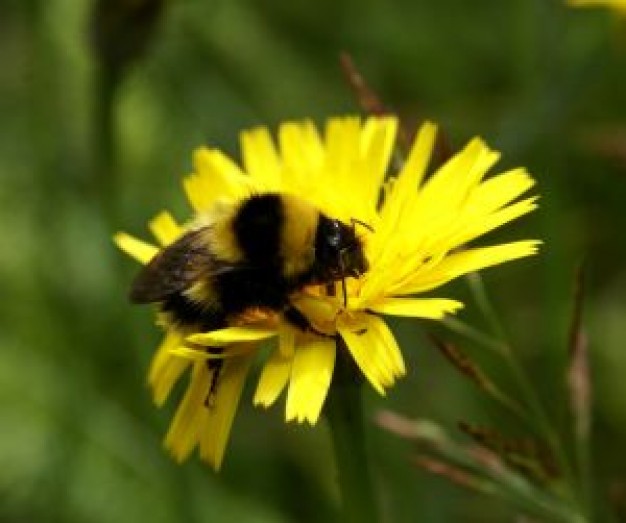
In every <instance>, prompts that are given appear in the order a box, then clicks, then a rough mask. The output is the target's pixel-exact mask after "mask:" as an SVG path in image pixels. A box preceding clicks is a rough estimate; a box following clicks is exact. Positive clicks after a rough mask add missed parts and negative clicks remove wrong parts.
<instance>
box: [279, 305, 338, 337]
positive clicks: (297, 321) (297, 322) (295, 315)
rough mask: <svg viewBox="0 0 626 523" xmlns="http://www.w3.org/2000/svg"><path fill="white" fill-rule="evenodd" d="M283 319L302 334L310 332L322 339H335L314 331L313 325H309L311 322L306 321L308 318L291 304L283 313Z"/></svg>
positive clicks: (316, 330)
mask: <svg viewBox="0 0 626 523" xmlns="http://www.w3.org/2000/svg"><path fill="white" fill-rule="evenodd" d="M283 317H284V318H285V320H287V321H288V322H289V323H291V324H292V325H293V326H294V327H297V328H298V329H300V330H301V331H303V332H312V333H313V334H317V335H318V336H322V337H324V338H331V339H335V336H334V335H333V334H327V333H325V332H322V331H320V330H318V329H316V328H315V327H314V326H313V325H311V322H310V321H309V320H308V318H307V317H306V316H305V315H304V314H302V312H300V311H299V310H298V309H296V308H295V307H294V306H293V305H291V304H290V305H287V307H286V308H285V310H284V311H283Z"/></svg>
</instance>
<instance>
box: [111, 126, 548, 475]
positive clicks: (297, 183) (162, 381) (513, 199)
mask: <svg viewBox="0 0 626 523" xmlns="http://www.w3.org/2000/svg"><path fill="white" fill-rule="evenodd" d="M397 127H398V122H397V119H396V118H394V117H370V118H367V119H365V120H361V119H360V118H358V117H343V118H332V119H330V120H329V121H328V122H327V124H326V127H325V130H324V132H323V133H320V132H319V131H318V129H317V128H316V127H315V125H314V124H312V123H311V122H309V121H305V122H288V123H283V124H282V125H281V126H280V127H279V130H278V139H277V143H275V141H274V140H273V138H272V136H271V134H270V132H269V131H268V130H267V129H266V128H257V129H253V130H250V131H246V132H243V133H242V135H241V149H242V157H243V158H242V165H241V166H240V165H238V164H237V163H235V162H234V161H232V160H231V159H230V158H229V157H228V156H226V155H224V154H223V153H222V152H220V151H219V150H216V149H208V148H201V149H199V150H197V151H196V152H195V155H194V168H195V171H194V173H193V174H191V175H190V176H188V177H186V178H185V180H184V188H185V191H186V193H187V197H188V199H189V201H190V203H191V205H192V207H193V209H194V211H195V212H196V213H199V214H202V213H207V212H208V211H209V210H210V209H212V208H213V206H214V205H216V204H217V203H218V202H219V201H222V200H230V201H238V200H241V199H242V198H245V197H246V196H248V195H250V194H252V193H263V192H285V193H291V194H296V195H299V196H300V197H303V198H306V199H307V200H308V201H310V202H311V203H312V204H314V205H315V206H316V207H317V208H318V209H319V210H320V211H322V212H324V213H325V214H327V215H329V216H331V217H334V218H337V219H340V220H342V221H343V222H344V223H350V221H351V220H352V219H354V220H358V221H359V222H362V223H363V224H365V225H366V227H364V230H363V233H362V239H363V242H364V248H365V252H366V256H367V259H368V261H369V266H370V268H369V270H368V272H367V273H366V274H365V275H363V276H362V277H361V278H359V279H354V278H349V279H348V281H347V296H348V299H347V302H345V303H344V300H343V297H342V296H341V293H337V295H332V294H333V293H327V292H326V291H325V289H322V288H318V287H310V288H306V289H305V290H303V291H302V292H298V293H296V295H295V296H293V302H294V304H295V305H296V306H297V308H298V309H300V310H301V311H302V312H303V313H304V314H305V315H306V317H307V318H308V319H309V321H310V322H311V323H312V324H313V325H315V326H316V328H318V329H320V330H323V331H324V332H326V333H328V334H330V335H333V336H335V338H332V337H322V336H316V335H312V334H310V333H306V334H305V333H302V332H300V331H298V330H297V329H294V328H293V327H291V326H290V325H289V324H288V323H286V322H284V321H282V320H281V318H280V317H278V316H273V317H267V316H265V317H255V316H254V314H251V318H249V320H246V319H244V321H243V322H242V324H239V325H233V326H229V327H227V328H224V329H220V330H217V331H212V332H187V331H183V330H181V329H178V328H176V327H173V326H171V325H169V326H168V325H167V324H166V325H165V328H166V334H165V338H164V341H163V343H162V344H161V346H160V347H159V349H158V350H157V352H156V355H155V356H154V359H153V361H152V365H151V367H150V370H149V374H148V382H149V384H150V386H151V388H152V392H153V396H154V401H155V402H156V404H157V405H161V404H163V403H164V402H165V400H166V399H167V397H168V395H169V393H170V391H171V390H172V387H173V386H174V384H175V383H176V382H177V381H178V380H179V379H181V377H182V376H183V375H184V374H186V373H187V372H189V374H190V381H189V384H188V386H187V390H186V393H185V395H184V397H183V399H182V401H181V404H180V405H179V407H178V410H177V411H176V414H175V416H174V419H173V421H172V424H171V426H170V430H169V432H168V434H167V436H166V439H165V444H166V446H167V447H168V448H169V449H170V450H171V452H172V453H173V455H174V456H175V457H176V458H177V459H179V460H183V459H185V458H186V457H187V456H189V454H190V453H191V452H192V451H193V450H194V448H196V447H198V448H199V454H200V456H201V458H203V459H204V460H206V461H207V462H209V463H210V464H211V465H212V466H213V467H214V468H216V469H217V468H219V467H220V464H221V462H222V458H223V455H224V449H225V447H226V443H227V440H228V435H229V432H230V428H231V425H232V422H233V418H234V414H235V411H236V409H237V404H238V401H239V397H240V395H241V391H242V387H243V383H244V380H245V378H246V376H247V374H248V371H249V368H250V365H251V362H252V360H253V359H254V358H255V356H256V354H257V352H258V351H257V348H258V346H259V342H262V341H264V340H275V341H274V345H273V347H272V348H271V349H270V350H271V352H270V354H269V356H268V357H267V359H266V360H265V362H264V364H263V369H262V371H261V374H260V378H259V381H258V385H257V388H256V392H255V395H254V400H253V401H254V403H255V404H256V405H262V406H264V407H269V406H271V405H272V404H274V403H275V402H276V400H277V399H278V398H279V396H280V395H281V393H282V392H283V391H284V390H285V389H286V391H287V392H286V395H287V399H286V419H287V421H292V420H295V421H298V422H303V421H307V422H309V423H311V424H314V423H316V422H317V420H318V418H319V415H320V412H321V410H322V407H323V405H324V401H325V399H326V395H327V393H328V390H329V386H330V383H331V378H332V375H333V370H334V366H335V358H336V352H337V350H338V347H345V348H347V350H348V352H349V354H350V356H351V357H352V358H353V360H354V362H355V363H356V365H357V366H358V368H359V369H360V370H361V372H362V373H363V375H364V376H365V378H366V379H367V381H368V382H369V383H370V384H371V385H372V387H374V389H376V390H377V391H378V392H379V393H380V394H384V393H385V390H386V389H388V388H389V387H391V386H392V385H393V384H394V382H395V381H396V379H398V378H399V377H401V376H403V375H404V374H405V372H406V369H405V364H404V360H403V357H402V353H401V351H400V349H399V347H398V345H397V343H396V340H395V338H394V335H393V333H392V332H391V330H390V329H389V327H388V325H387V323H386V322H385V320H384V319H383V317H384V316H410V317H415V318H425V319H431V320H439V319H442V318H443V317H444V316H445V315H446V314H452V313H454V312H456V311H457V310H459V309H460V308H461V307H462V304H461V303H460V302H458V301H456V300H453V299H449V298H442V297H433V296H430V295H429V296H428V297H424V296H423V295H424V294H426V293H430V292H431V291H434V290H435V289H437V288H438V287H440V286H442V285H444V284H445V283H447V282H449V281H451V280H453V279H454V278H457V277H458V276H461V275H464V274H467V273H470V272H474V271H477V270H480V269H483V268H486V267H490V266H493V265H497V264H500V263H503V262H506V261H510V260H514V259H518V258H523V257H525V256H530V255H532V254H534V253H535V252H536V251H537V247H538V243H539V242H537V241H534V240H522V241H513V242H510V243H504V244H499V245H491V246H481V247H475V246H471V247H469V246H468V245H469V244H470V242H473V240H475V239H476V238H478V237H479V236H482V235H484V234H486V233H488V232H489V231H492V230H494V229H496V228H498V227H500V226H501V225H503V224H505V223H507V222H510V221H512V220H514V219H516V218H518V217H520V216H522V215H525V214H527V213H529V212H531V211H532V210H534V209H535V208H536V203H535V201H536V196H530V197H524V198H522V195H524V194H525V193H527V192H528V191H529V189H531V187H532V186H533V185H534V181H533V179H532V178H531V177H530V176H529V174H528V173H527V172H526V171H525V170H524V169H522V168H517V169H512V170H509V171H507V172H504V173H501V174H498V175H495V176H490V177H487V172H488V171H489V170H490V169H491V167H492V166H493V165H494V164H495V163H496V161H497V160H498V158H499V154H498V153H497V152H495V151H492V150H490V149H489V148H488V147H487V145H486V144H485V143H484V142H483V141H482V140H481V139H478V138H475V139H473V140H471V141H470V142H469V143H468V144H467V145H466V146H465V147H464V148H463V149H462V150H461V151H460V152H458V153H457V154H456V155H455V156H453V157H452V158H450V159H449V160H448V161H447V162H446V163H445V164H443V165H442V166H440V167H439V168H438V169H437V170H436V171H435V172H434V173H433V174H432V175H430V176H427V168H428V164H429V160H430V156H431V154H432V151H433V147H434V143H435V135H436V128H435V126H434V125H433V124H431V123H425V124H424V125H423V126H422V127H421V129H420V130H419V132H418V134H417V136H416V138H415V141H414V143H413V146H412V147H411V149H410V152H409V154H408V157H407V158H406V160H405V161H404V162H403V164H402V165H401V166H400V167H399V169H396V170H395V171H394V170H393V169H392V168H391V163H392V162H391V159H392V154H393V153H394V149H395V142H396V133H397ZM150 228H151V230H152V232H153V234H154V236H155V237H156V240H157V241H158V243H159V244H160V246H161V247H163V246H166V245H168V244H169V243H170V242H172V241H173V240H175V239H176V238H177V237H178V236H179V235H180V234H181V233H182V232H183V231H185V226H184V225H183V226H181V225H178V224H177V223H176V222H175V221H174V219H173V218H172V217H171V215H170V214H168V213H166V212H163V213H161V214H159V215H158V216H157V217H156V218H155V219H154V220H152V221H151V222H150ZM369 229H371V230H369ZM115 240H116V242H117V244H118V246H119V247H120V248H121V249H122V250H124V251H125V252H127V253H128V254H130V255H131V256H133V257H134V258H136V259H137V260H138V261H140V262H142V263H147V262H148V261H149V260H150V259H151V258H152V257H153V256H154V255H155V254H156V253H157V252H158V251H159V247H157V246H155V245H153V244H149V243H146V242H144V241H141V240H139V239H136V238H134V237H132V236H130V235H127V234H125V233H119V234H117V235H116V237H115ZM339 339H341V340H342V343H341V344H338V343H337V342H336V340H339ZM215 347H219V348H220V350H219V353H218V352H217V351H215V350H213V351H210V350H203V349H206V348H215ZM342 350H345V349H342ZM212 358H219V359H220V361H221V362H222V371H221V373H220V379H219V382H218V383H219V384H218V386H217V387H216V390H215V395H214V398H213V401H212V402H211V404H210V405H207V401H206V398H207V391H208V390H209V389H210V388H211V386H212V370H211V365H207V364H206V362H207V359H212Z"/></svg>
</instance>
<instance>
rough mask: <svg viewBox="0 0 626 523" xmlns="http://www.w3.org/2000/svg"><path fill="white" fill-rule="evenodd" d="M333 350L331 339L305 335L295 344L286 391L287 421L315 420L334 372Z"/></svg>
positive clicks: (312, 422)
mask: <svg viewBox="0 0 626 523" xmlns="http://www.w3.org/2000/svg"><path fill="white" fill-rule="evenodd" d="M335 352H336V349H335V342H334V340H328V339H323V338H319V337H306V338H304V339H303V340H302V341H301V342H300V343H299V344H298V346H297V348H296V351H295V354H294V359H293V364H292V368H291V380H290V382H289V390H288V392H287V413H286V418H287V421H292V420H296V421H298V422H300V423H301V422H303V421H305V420H306V421H308V422H309V423H310V424H311V425H314V424H315V423H316V422H317V420H318V418H319V415H320V411H321V410H322V405H323V404H324V400H325V399H326V394H327V393H328V387H329V386H330V381H331V378H332V375H333V369H334V367H335Z"/></svg>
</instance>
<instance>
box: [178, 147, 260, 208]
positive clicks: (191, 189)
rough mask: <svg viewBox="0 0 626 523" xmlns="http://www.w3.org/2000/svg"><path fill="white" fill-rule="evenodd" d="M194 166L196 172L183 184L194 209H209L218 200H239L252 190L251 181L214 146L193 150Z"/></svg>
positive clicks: (252, 184)
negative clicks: (212, 147) (213, 147)
mask: <svg viewBox="0 0 626 523" xmlns="http://www.w3.org/2000/svg"><path fill="white" fill-rule="evenodd" d="M194 168H195V171H196V172H195V173H194V174H192V175H190V176H188V177H186V178H185V179H184V181H183V185H184V188H185V192H186V193H187V198H188V199H189V202H190V203H191V205H192V206H193V208H194V209H195V210H196V211H199V212H203V211H207V210H209V209H210V208H211V206H212V205H213V204H214V203H215V202H216V201H217V200H219V199H224V200H238V199H241V198H243V197H245V196H246V195H248V194H250V192H251V191H252V190H253V189H254V183H253V180H252V179H251V178H250V177H249V176H247V175H245V174H244V173H243V172H242V171H241V169H239V167H238V166H237V165H236V164H235V163H234V162H233V161H232V160H231V159H230V158H228V157H227V156H226V155H225V154H223V153H222V152H221V151H218V150H217V149H207V148H205V147H203V148H200V149H197V150H196V151H195V152H194Z"/></svg>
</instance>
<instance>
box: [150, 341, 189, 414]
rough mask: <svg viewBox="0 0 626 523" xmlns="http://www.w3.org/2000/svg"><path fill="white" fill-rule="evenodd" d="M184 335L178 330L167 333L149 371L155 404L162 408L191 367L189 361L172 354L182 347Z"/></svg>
mask: <svg viewBox="0 0 626 523" xmlns="http://www.w3.org/2000/svg"><path fill="white" fill-rule="evenodd" d="M183 338H184V334H183V333H182V332H181V331H179V330H177V329H170V330H168V331H167V334H166V335H165V338H164V339H163V341H162V342H161V345H160V346H159V348H158V349H157V351H156V353H155V355H154V356H153V358H152V362H151V363H150V369H149V370H148V384H149V385H150V387H151V389H152V396H153V399H154V402H155V403H156V404H157V405H158V406H159V407H160V406H161V405H163V403H164V402H165V400H166V399H167V397H168V396H169V394H170V392H171V390H172V387H173V386H174V384H175V383H176V382H177V381H178V379H179V378H180V377H181V376H182V374H183V372H184V371H185V370H186V369H187V368H188V367H189V365H190V362H189V360H187V359H183V358H180V357H178V356H175V355H173V354H172V352H171V351H172V349H174V348H175V347H177V346H178V345H180V344H181V343H182V341H183Z"/></svg>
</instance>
